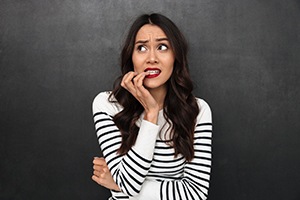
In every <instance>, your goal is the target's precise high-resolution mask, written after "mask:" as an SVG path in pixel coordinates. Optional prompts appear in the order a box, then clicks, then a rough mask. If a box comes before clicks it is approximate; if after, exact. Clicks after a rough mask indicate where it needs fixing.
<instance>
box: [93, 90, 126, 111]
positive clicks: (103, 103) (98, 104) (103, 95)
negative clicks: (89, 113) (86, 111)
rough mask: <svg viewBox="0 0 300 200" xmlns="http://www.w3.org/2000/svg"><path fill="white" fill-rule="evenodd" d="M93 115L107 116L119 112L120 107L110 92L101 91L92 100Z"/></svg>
mask: <svg viewBox="0 0 300 200" xmlns="http://www.w3.org/2000/svg"><path fill="white" fill-rule="evenodd" d="M92 107H93V113H97V112H105V113H107V114H109V115H115V114H116V113H118V112H120V110H121V106H120V105H119V104H118V102H117V100H116V99H115V98H114V96H113V95H111V91H103V92H100V93H99V94H97V95H96V97H95V98H94V100H93V104H92Z"/></svg>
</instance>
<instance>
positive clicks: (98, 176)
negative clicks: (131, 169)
mask: <svg viewBox="0 0 300 200" xmlns="http://www.w3.org/2000/svg"><path fill="white" fill-rule="evenodd" d="M93 164H94V165H93V169H94V174H93V176H92V179H93V181H95V182H96V183H98V184H99V185H102V186H103V187H106V188H107V189H110V190H115V191H120V188H119V186H118V185H117V184H116V182H115V181H114V179H113V178H112V175H111V173H110V171H109V169H108V166H107V164H106V161H105V159H104V158H98V157H95V158H94V160H93Z"/></svg>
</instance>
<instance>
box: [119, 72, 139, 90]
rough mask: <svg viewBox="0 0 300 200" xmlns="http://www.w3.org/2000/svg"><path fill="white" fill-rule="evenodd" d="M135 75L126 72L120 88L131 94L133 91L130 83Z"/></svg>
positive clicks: (134, 73)
mask: <svg viewBox="0 0 300 200" xmlns="http://www.w3.org/2000/svg"><path fill="white" fill-rule="evenodd" d="M136 75H137V73H136V72H128V73H127V74H125V75H124V77H123V79H122V82H121V86H122V87H123V88H125V89H126V90H128V91H129V92H132V91H133V90H134V86H133V83H132V79H133V78H134V77H135V76H136Z"/></svg>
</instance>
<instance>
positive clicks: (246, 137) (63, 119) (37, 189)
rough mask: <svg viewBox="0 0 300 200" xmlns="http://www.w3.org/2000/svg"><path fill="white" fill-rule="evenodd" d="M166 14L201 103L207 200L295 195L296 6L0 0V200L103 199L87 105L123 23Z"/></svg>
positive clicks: (277, 0)
mask: <svg viewBox="0 0 300 200" xmlns="http://www.w3.org/2000/svg"><path fill="white" fill-rule="evenodd" d="M144 12H147V13H148V12H160V13H162V14H165V15H167V16H168V17H170V18H171V19H172V20H173V21H174V22H175V23H176V24H177V25H178V26H179V27H180V29H181V30H182V31H183V32H184V34H185V35H186V37H187V39H188V41H189V44H190V54H189V61H190V68H191V69H190V70H191V74H192V77H193V80H194V82H195V84H196V89H195V94H196V95H197V96H199V97H201V98H203V99H205V100H206V101H207V102H208V103H209V104H210V106H211V108H212V111H213V118H214V157H213V168H212V177H211V189H210V196H209V199H210V200H220V199H222V200H271V199H272V200H274V199H285V200H296V199H297V200H298V199H300V192H299V191H300V190H299V185H300V173H299V169H300V136H299V133H300V126H299V124H300V123H299V120H300V117H299V111H300V110H299V98H300V95H299V71H300V69H299V67H300V23H299V20H300V2H299V0H285V1H282V0H273V1H271V0H269V1H268V0H264V1H263V0H252V1H250V0H227V1H221V0H200V1H197V0H180V1H171V0H169V1H159V0H156V1H146V0H136V1H133V0H126V1H125V0H123V1H122V0H106V1H104V0H103V1H101V0H98V1H97V0H84V1H83V0H72V1H71V0H64V1H63V0H51V1H50V0H48V1H45V0H31V1H30V0H28V1H22V0H1V1H0V39H1V43H0V98H1V102H0V103H1V104H0V116H1V121H0V139H1V145H0V161H1V164H0V169H1V172H0V181H1V182H0V184H1V185H0V199H17V200H18V199H49V200H50V199H51V200H52V199H90V200H91V199H95V200H96V199H106V198H107V197H108V195H109V193H108V191H107V190H105V189H104V188H102V187H100V186H98V185H97V184H95V183H94V182H93V181H92V180H91V179H90V177H91V175H92V164H91V162H92V159H93V156H96V155H99V154H100V151H99V147H98V144H97V140H96V136H95V133H94V127H93V121H92V114H91V102H92V100H93V98H94V96H95V95H96V94H97V93H98V92H100V91H103V90H110V89H111V86H112V83H113V80H114V79H115V78H116V77H117V76H118V74H119V53H120V49H121V43H122V41H123V40H124V36H125V33H126V31H127V30H128V24H130V23H131V21H132V19H134V18H135V17H136V16H138V15H139V14H141V13H144Z"/></svg>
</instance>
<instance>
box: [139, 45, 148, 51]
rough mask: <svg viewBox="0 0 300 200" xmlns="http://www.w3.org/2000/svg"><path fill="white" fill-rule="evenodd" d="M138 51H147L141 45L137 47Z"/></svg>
mask: <svg viewBox="0 0 300 200" xmlns="http://www.w3.org/2000/svg"><path fill="white" fill-rule="evenodd" d="M137 50H138V51H146V47H144V46H143V45H139V46H138V47H137Z"/></svg>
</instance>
